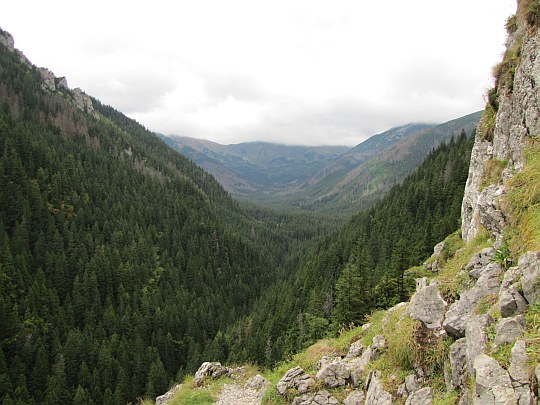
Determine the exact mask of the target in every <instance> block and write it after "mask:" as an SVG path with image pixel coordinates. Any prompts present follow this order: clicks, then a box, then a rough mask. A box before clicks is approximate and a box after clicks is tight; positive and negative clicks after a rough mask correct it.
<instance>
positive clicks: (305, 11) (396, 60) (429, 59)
mask: <svg viewBox="0 0 540 405" xmlns="http://www.w3.org/2000/svg"><path fill="white" fill-rule="evenodd" d="M515 10H516V0H453V1H447V0H444V1H443V0H407V1H403V0H385V1H367V0H264V1H263V0H176V1H168V0H154V1H151V2H150V1H148V0H146V1H139V0H134V1H125V0H116V1H112V0H108V1H104V0H93V1H86V2H80V1H73V0H70V1H64V0H54V1H48V2H45V1H43V0H39V1H36V0H20V1H10V2H6V4H3V5H2V11H1V13H0V27H1V28H2V29H4V30H6V31H8V32H10V33H11V34H12V35H13V37H14V39H15V47H16V48H18V49H20V50H21V51H23V53H24V54H25V55H26V56H27V57H28V58H29V59H30V61H31V62H32V63H34V64H35V65H37V66H44V67H47V68H49V69H50V70H52V71H53V72H54V73H55V75H56V76H58V77H60V76H65V77H66V78H67V81H68V85H69V86H70V87H71V88H75V87H80V88H81V89H83V90H84V91H85V92H86V93H88V94H90V95H92V96H94V97H96V98H98V99H99V100H101V101H102V102H103V103H105V104H109V105H111V106H113V107H115V108H116V109H118V110H119V111H122V112H123V113H125V114H126V115H128V116H129V117H132V118H134V119H136V120H137V121H138V122H140V123H141V124H143V125H144V126H146V127H147V128H148V129H150V130H152V131H155V132H159V133H163V134H166V135H180V136H189V137H194V138H204V139H209V140H212V141H214V142H218V143H222V144H229V143H239V142H247V141H268V142H276V143H285V144H299V145H349V146H353V145H356V144H358V143H360V142H362V141H363V140H364V139H366V138H367V137H369V136H371V135H374V134H376V133H380V132H383V131H385V130H387V129H389V128H391V127H394V126H398V125H404V124H407V123H410V122H429V123H442V122H446V121H448V120H451V119H453V118H457V117H460V116H463V115H466V114H468V113H472V112H475V111H478V110H481V109H483V107H484V104H485V93H486V91H487V89H488V88H490V87H491V86H492V85H493V81H492V77H491V70H492V67H493V66H494V65H495V64H496V63H498V62H499V61H500V60H501V56H502V54H503V52H504V42H505V37H506V33H505V29H504V24H505V21H506V19H507V18H508V17H509V16H510V15H511V14H513V13H515Z"/></svg>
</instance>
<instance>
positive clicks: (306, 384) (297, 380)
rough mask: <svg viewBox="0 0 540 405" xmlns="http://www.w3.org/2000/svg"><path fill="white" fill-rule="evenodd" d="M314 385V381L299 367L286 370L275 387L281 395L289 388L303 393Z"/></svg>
mask: <svg viewBox="0 0 540 405" xmlns="http://www.w3.org/2000/svg"><path fill="white" fill-rule="evenodd" d="M313 384H315V380H314V379H313V378H312V377H311V376H310V375H309V374H308V373H306V372H305V371H304V370H302V368H301V367H298V366H297V367H294V368H291V369H290V370H288V371H287V372H286V373H285V375H284V376H283V377H282V378H281V380H279V382H278V383H277V385H276V389H277V390H278V392H279V393H280V394H281V395H283V394H284V393H285V391H287V389H289V388H296V389H297V390H298V392H299V393H301V394H302V393H305V392H307V391H309V389H310V388H311V387H312V386H313Z"/></svg>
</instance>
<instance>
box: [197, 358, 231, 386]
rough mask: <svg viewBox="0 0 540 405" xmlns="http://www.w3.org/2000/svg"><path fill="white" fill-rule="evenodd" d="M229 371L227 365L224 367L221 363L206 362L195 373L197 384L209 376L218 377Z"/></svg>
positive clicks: (200, 383)
mask: <svg viewBox="0 0 540 405" xmlns="http://www.w3.org/2000/svg"><path fill="white" fill-rule="evenodd" d="M228 372H229V369H228V368H227V367H223V366H222V365H221V363H210V362H205V363H203V364H201V366H200V367H199V369H198V370H197V372H196V373H195V384H196V385H202V384H203V383H204V381H205V380H206V379H207V378H212V379H214V380H215V379H216V378H219V377H221V376H222V375H225V374H227V373H228Z"/></svg>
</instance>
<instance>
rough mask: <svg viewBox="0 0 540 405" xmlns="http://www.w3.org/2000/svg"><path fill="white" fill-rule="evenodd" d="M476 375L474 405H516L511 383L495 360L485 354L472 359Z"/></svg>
mask: <svg viewBox="0 0 540 405" xmlns="http://www.w3.org/2000/svg"><path fill="white" fill-rule="evenodd" d="M474 370H475V373H476V380H475V382H476V384H475V396H474V400H473V404H474V405H494V404H501V405H516V404H517V401H516V396H515V393H514V389H513V388H512V381H511V380H510V377H509V375H508V373H507V372H506V370H504V369H503V368H502V367H501V366H500V365H499V363H498V362H497V360H495V359H494V358H492V357H489V356H487V355H485V354H480V355H478V356H477V357H476V359H474Z"/></svg>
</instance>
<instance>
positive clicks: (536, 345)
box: [525, 305, 540, 373]
mask: <svg viewBox="0 0 540 405" xmlns="http://www.w3.org/2000/svg"><path fill="white" fill-rule="evenodd" d="M525 324H526V329H525V345H526V347H527V356H528V364H529V369H530V371H531V373H532V372H533V371H534V368H535V367H536V366H537V365H538V364H540V334H539V333H538V328H540V305H531V306H529V308H528V310H527V312H526V313H525Z"/></svg>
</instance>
